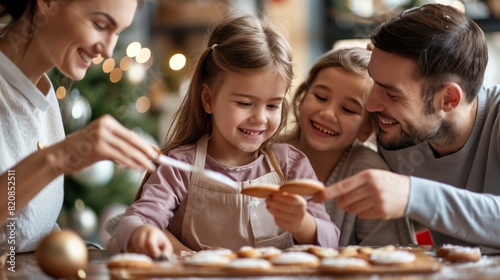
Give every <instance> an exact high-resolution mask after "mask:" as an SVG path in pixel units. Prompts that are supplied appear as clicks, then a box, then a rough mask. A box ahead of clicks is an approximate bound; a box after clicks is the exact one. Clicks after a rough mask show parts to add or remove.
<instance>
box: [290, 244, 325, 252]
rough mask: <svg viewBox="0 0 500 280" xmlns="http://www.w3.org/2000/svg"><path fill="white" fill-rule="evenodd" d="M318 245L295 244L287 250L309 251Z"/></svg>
mask: <svg viewBox="0 0 500 280" xmlns="http://www.w3.org/2000/svg"><path fill="white" fill-rule="evenodd" d="M313 247H317V245H312V244H301V245H293V246H292V247H288V248H286V249H285V252H307V251H308V250H309V249H310V248H313Z"/></svg>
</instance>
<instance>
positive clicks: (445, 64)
mask: <svg viewBox="0 0 500 280" xmlns="http://www.w3.org/2000/svg"><path fill="white" fill-rule="evenodd" d="M371 40H372V42H373V44H374V45H375V47H376V48H378V49H380V50H383V51H386V52H390V53H393V54H396V55H400V56H403V57H408V58H411V59H414V60H415V61H416V62H417V64H418V67H419V73H415V75H414V76H415V77H414V78H415V79H420V80H422V81H423V86H422V97H423V98H424V101H425V103H426V111H427V112H428V113H430V112H432V106H431V102H432V99H433V97H434V94H435V93H436V92H437V91H438V90H439V89H440V88H442V87H443V86H444V85H445V84H446V83H448V82H456V83H458V84H459V85H460V86H461V87H462V90H463V91H464V92H465V95H466V99H467V101H468V102H472V101H473V100H474V98H475V97H476V96H477V93H478V92H479V90H480V88H481V86H482V83H483V79H484V72H485V70H486V65H487V62H488V48H487V44H486V38H485V36H484V33H483V31H482V30H481V28H479V26H478V25H477V24H476V23H475V22H474V21H472V20H471V19H470V18H468V17H467V16H466V15H465V14H464V13H462V12H461V11H459V10H457V9H455V8H453V7H451V6H446V5H441V4H427V5H423V6H420V7H416V8H413V9H409V10H406V11H405V12H403V13H402V14H401V15H399V16H396V17H394V18H392V19H390V20H388V21H386V22H384V23H382V24H380V25H379V26H378V27H377V28H376V29H375V30H374V31H373V33H372V34H371Z"/></svg>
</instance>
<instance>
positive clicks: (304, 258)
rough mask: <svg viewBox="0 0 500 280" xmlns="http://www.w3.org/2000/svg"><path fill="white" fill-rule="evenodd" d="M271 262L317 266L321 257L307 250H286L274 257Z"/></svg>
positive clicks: (275, 263) (280, 264)
mask: <svg viewBox="0 0 500 280" xmlns="http://www.w3.org/2000/svg"><path fill="white" fill-rule="evenodd" d="M271 262H272V264H273V265H276V266H302V267H317V266H318V265H319V259H318V258H317V257H316V256H315V255H312V254H309V253H305V252H285V253H283V254H281V255H279V256H277V257H276V258H274V259H272V261H271Z"/></svg>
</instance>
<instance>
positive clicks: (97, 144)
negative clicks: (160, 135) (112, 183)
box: [48, 115, 158, 174]
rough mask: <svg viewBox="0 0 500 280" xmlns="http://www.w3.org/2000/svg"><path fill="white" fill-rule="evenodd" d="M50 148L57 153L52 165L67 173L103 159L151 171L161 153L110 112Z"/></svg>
mask: <svg viewBox="0 0 500 280" xmlns="http://www.w3.org/2000/svg"><path fill="white" fill-rule="evenodd" d="M48 149H51V150H52V152H53V154H54V157H53V162H52V164H53V166H54V167H55V168H57V169H58V170H60V171H62V173H66V174H70V173H73V172H75V171H78V170H81V169H83V168H85V167H87V166H89V165H91V164H93V163H95V162H98V161H101V160H112V161H114V162H117V163H119V164H121V165H124V166H126V167H129V168H132V169H136V170H145V169H147V170H149V171H152V170H154V169H155V165H154V164H153V163H152V160H155V159H156V158H157V156H158V152H157V151H156V150H155V148H153V146H152V145H151V144H149V143H148V142H147V141H145V140H144V139H142V138H141V137H140V136H139V135H137V134H136V133H134V132H132V131H130V130H128V129H127V128H125V127H124V126H122V125H121V124H120V123H119V122H118V121H117V120H115V119H114V118H113V117H111V116H109V115H105V116H102V117H100V118H99V119H97V120H95V121H93V122H92V123H90V124H89V125H88V126H86V127H85V128H83V129H82V130H79V131H77V132H75V133H73V134H71V135H69V136H68V137H67V138H66V139H65V140H64V141H62V142H60V143H58V144H56V145H54V146H52V147H49V148H48Z"/></svg>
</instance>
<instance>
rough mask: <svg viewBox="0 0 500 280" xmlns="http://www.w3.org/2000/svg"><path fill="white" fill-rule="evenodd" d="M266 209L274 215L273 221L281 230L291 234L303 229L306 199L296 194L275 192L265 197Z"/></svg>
mask: <svg viewBox="0 0 500 280" xmlns="http://www.w3.org/2000/svg"><path fill="white" fill-rule="evenodd" d="M266 203H267V210H268V211H269V212H270V213H271V214H272V215H273V216H274V221H275V222H276V224H277V225H278V226H279V227H280V228H281V229H283V230H286V231H289V232H290V233H292V234H295V233H297V232H300V231H302V230H303V227H304V224H305V220H306V216H307V215H309V214H308V213H307V211H306V210H307V202H306V200H305V199H304V198H303V197H302V196H300V195H296V194H290V193H283V192H275V193H273V194H271V195H270V196H269V197H268V198H267V199H266Z"/></svg>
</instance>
